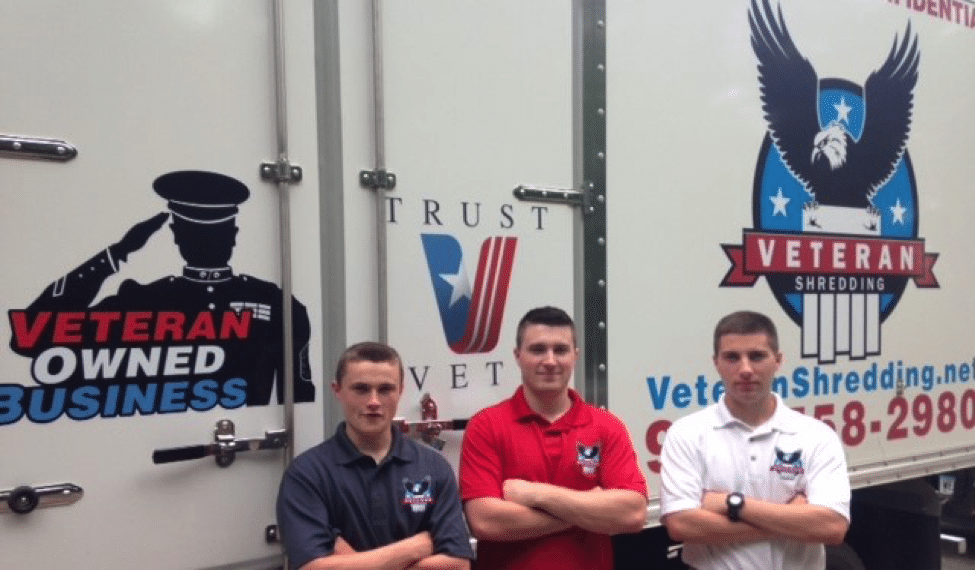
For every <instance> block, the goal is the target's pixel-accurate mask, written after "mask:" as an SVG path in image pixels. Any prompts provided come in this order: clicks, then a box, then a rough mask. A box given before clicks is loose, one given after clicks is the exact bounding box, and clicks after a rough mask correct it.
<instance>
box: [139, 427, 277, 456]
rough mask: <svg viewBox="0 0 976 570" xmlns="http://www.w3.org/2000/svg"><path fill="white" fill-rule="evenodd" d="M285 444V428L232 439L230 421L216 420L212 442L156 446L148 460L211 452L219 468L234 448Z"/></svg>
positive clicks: (207, 454)
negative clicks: (253, 436) (160, 447)
mask: <svg viewBox="0 0 976 570" xmlns="http://www.w3.org/2000/svg"><path fill="white" fill-rule="evenodd" d="M286 445H288V430H284V429H277V430H269V431H266V432H264V437H262V438H252V439H236V438H235V437H234V422H232V421H230V420H220V421H218V422H217V427H216V428H215V429H214V443H207V444H202V445H188V446H186V447H171V448H167V449H157V450H155V451H153V455H152V459H153V463H155V464H157V465H158V464H160V463H173V462H175V461H188V460H190V459H200V458H202V457H207V456H210V455H212V456H213V457H214V460H215V461H216V462H217V465H218V466H219V467H228V466H230V464H231V463H233V462H234V458H235V457H236V454H237V452H238V451H256V450H259V449H281V448H283V447H285V446H286Z"/></svg>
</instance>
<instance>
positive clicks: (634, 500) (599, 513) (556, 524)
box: [464, 479, 647, 541]
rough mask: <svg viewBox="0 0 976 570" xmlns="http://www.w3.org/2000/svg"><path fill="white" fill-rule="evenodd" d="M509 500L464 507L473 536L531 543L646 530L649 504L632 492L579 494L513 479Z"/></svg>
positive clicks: (471, 502) (480, 500) (504, 488)
mask: <svg viewBox="0 0 976 570" xmlns="http://www.w3.org/2000/svg"><path fill="white" fill-rule="evenodd" d="M502 491H503V496H504V498H497V497H481V498H476V499H470V500H468V501H467V502H466V503H465V504H464V511H465V514H466V515H467V517H468V525H469V526H470V527H471V534H473V535H474V536H475V537H477V538H479V539H484V540H496V541H505V540H525V539H529V538H537V537H540V536H545V535H549V534H554V533H557V532H561V531H563V530H566V529H568V528H571V527H580V528H582V529H585V530H588V531H592V532H597V533H602V534H619V533H623V532H637V531H639V530H641V529H642V528H643V527H644V518H645V509H646V507H647V499H645V498H644V496H643V495H642V494H640V493H638V492H637V491H631V490H628V489H601V488H599V487H596V488H593V489H591V490H588V491H575V490H572V489H567V488H565V487H560V486H557V485H551V484H548V483H538V482H532V481H524V480H521V479H508V480H506V481H504V482H503V484H502Z"/></svg>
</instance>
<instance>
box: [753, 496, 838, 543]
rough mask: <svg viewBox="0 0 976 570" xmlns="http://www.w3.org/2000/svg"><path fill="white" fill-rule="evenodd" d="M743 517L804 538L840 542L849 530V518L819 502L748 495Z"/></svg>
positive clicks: (764, 527) (823, 541)
mask: <svg viewBox="0 0 976 570" xmlns="http://www.w3.org/2000/svg"><path fill="white" fill-rule="evenodd" d="M739 516H740V517H741V518H742V520H744V521H747V522H749V523H750V524H753V525H755V526H758V527H760V528H763V529H766V530H768V531H770V532H772V533H775V534H777V535H780V536H784V537H787V538H791V539H793V540H798V541H801V542H820V543H824V544H839V543H841V542H843V541H844V535H845V534H846V533H847V526H848V524H847V519H845V518H844V517H843V516H842V515H840V514H839V513H837V512H835V511H833V510H831V509H828V508H827V507H822V506H820V505H810V504H807V503H805V502H804V503H803V504H787V505H779V504H776V503H767V502H765V501H760V500H757V499H747V500H746V505H745V506H744V507H743V508H742V513H741V514H740V515H739Z"/></svg>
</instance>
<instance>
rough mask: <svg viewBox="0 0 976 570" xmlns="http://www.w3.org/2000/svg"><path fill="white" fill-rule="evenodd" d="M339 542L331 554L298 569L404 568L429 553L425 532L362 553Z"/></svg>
mask: <svg viewBox="0 0 976 570" xmlns="http://www.w3.org/2000/svg"><path fill="white" fill-rule="evenodd" d="M338 540H342V539H341V537H340V538H339V539H338ZM337 542H338V541H337ZM342 544H343V546H341V547H339V548H337V549H336V551H335V552H334V553H333V554H331V555H329V556H323V557H321V558H316V559H314V560H312V561H310V562H308V563H307V564H305V565H304V566H302V567H301V569H300V570H337V569H349V570H404V569H406V568H408V567H410V565H411V564H414V563H415V562H417V561H419V560H422V559H423V558H425V557H428V556H430V555H431V554H432V553H433V550H432V545H431V540H430V535H429V534H427V533H426V532H422V533H420V534H415V535H414V536H411V537H409V538H405V539H403V540H400V541H397V542H394V543H391V544H387V545H386V546H381V547H379V548H374V549H373V550H364V551H362V552H356V551H354V550H353V549H352V548H351V547H349V546H348V544H346V543H345V541H343V543H342Z"/></svg>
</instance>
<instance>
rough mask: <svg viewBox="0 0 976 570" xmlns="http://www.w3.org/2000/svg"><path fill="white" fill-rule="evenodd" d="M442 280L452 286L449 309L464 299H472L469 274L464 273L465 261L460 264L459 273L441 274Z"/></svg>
mask: <svg viewBox="0 0 976 570" xmlns="http://www.w3.org/2000/svg"><path fill="white" fill-rule="evenodd" d="M440 278H441V279H443V280H444V281H447V283H448V284H449V285H450V286H451V301H450V302H449V303H448V306H449V307H453V306H454V304H455V303H457V302H458V301H460V300H461V299H462V298H463V297H467V298H468V299H470V298H471V285H470V284H469V283H468V274H467V273H466V272H465V271H464V260H461V261H460V262H458V269H457V273H441V274H440Z"/></svg>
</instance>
